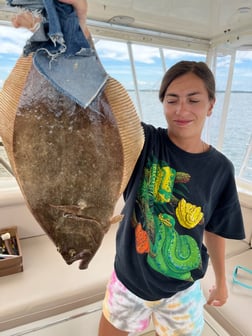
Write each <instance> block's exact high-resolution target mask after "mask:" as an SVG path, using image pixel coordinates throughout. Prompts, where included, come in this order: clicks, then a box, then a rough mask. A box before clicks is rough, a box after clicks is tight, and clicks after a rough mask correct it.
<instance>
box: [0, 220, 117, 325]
mask: <svg viewBox="0 0 252 336" xmlns="http://www.w3.org/2000/svg"><path fill="white" fill-rule="evenodd" d="M117 226H118V225H117V224H114V225H112V226H111V227H110V229H109V231H108V232H107V233H106V235H105V237H104V239H103V242H102V245H101V247H100V248H99V250H98V252H97V253H96V255H95V256H94V258H93V259H92V260H91V262H90V264H89V267H88V269H87V270H80V269H79V262H78V261H77V262H75V263H74V264H72V265H67V264H66V263H65V261H64V259H63V258H62V257H61V255H60V254H59V253H58V252H57V250H56V247H55V245H54V244H53V243H52V241H51V240H50V239H49V238H48V236H47V235H41V236H36V237H31V238H24V239H21V240H20V242H21V249H22V255H23V266H24V271H23V272H21V273H16V274H13V275H8V276H4V277H1V278H0V288H1V305H0V331H2V330H6V329H11V328H14V327H16V326H20V325H23V324H26V323H30V322H33V321H36V320H40V319H43V318H46V317H49V316H53V315H56V314H59V313H63V312H67V311H70V310H72V309H75V308H79V307H83V306H86V305H89V304H92V303H94V302H97V301H100V300H102V299H103V297H104V293H105V288H106V283H107V281H108V279H109V276H110V274H111V272H112V270H113V262H114V256H115V235H116V231H117Z"/></svg>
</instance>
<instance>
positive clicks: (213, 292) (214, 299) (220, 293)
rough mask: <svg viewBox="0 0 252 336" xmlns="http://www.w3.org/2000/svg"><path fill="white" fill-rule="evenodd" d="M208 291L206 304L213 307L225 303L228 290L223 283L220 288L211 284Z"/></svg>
mask: <svg viewBox="0 0 252 336" xmlns="http://www.w3.org/2000/svg"><path fill="white" fill-rule="evenodd" d="M209 293H210V294H209V297H208V300H207V304H209V305H211V306H215V307H220V306H223V305H224V304H225V303H226V301H227V298H228V290H227V286H226V285H223V286H222V287H221V288H217V287H216V286H213V287H212V288H211V289H210V290H209Z"/></svg>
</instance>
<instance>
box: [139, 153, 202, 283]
mask: <svg viewBox="0 0 252 336" xmlns="http://www.w3.org/2000/svg"><path fill="white" fill-rule="evenodd" d="M189 180H190V175H189V174H187V173H184V172H176V170H174V169H173V168H171V167H169V166H168V165H167V164H166V163H165V162H163V161H159V162H158V161H157V159H155V158H154V159H152V160H149V161H148V164H147V166H146V167H145V169H144V175H143V178H142V180H141V182H140V186H139V189H138V194H137V202H136V207H135V212H134V213H133V220H132V224H133V226H134V227H135V238H136V250H137V252H138V253H140V254H143V253H147V262H148V264H149V265H150V266H151V267H152V268H153V269H154V270H156V271H157V272H159V273H161V274H163V275H165V276H168V277H172V278H175V279H180V280H186V281H193V278H192V275H191V271H192V270H194V269H197V268H199V267H200V265H201V255H200V250H199V247H198V244H197V242H196V241H195V239H194V238H193V237H191V236H190V235H187V234H185V235H181V234H179V233H178V232H177V231H176V229H175V224H176V223H178V224H179V225H181V226H183V227H184V228H186V229H189V230H190V229H192V228H194V227H196V226H197V225H200V224H202V223H203V220H204V215H203V213H202V212H201V207H200V206H196V205H193V204H191V203H189V202H187V201H186V199H185V196H184V194H186V193H187V187H186V183H188V182H189ZM175 195H176V196H175ZM178 195H179V196H178ZM179 197H181V198H180V199H179Z"/></svg>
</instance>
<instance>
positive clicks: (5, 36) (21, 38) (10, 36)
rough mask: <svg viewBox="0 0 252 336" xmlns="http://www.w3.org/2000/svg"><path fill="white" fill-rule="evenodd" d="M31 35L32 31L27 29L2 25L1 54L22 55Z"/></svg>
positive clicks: (0, 35) (0, 30) (0, 27)
mask: <svg viewBox="0 0 252 336" xmlns="http://www.w3.org/2000/svg"><path fill="white" fill-rule="evenodd" d="M30 36H31V33H30V32H29V31H27V30H26V29H22V28H19V29H16V28H13V27H9V26H0V45H1V54H17V55H20V54H21V53H22V50H23V47H24V45H25V42H26V41H27V39H28V38H29V37H30Z"/></svg>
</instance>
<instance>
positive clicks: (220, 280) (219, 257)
mask: <svg viewBox="0 0 252 336" xmlns="http://www.w3.org/2000/svg"><path fill="white" fill-rule="evenodd" d="M205 243H206V247H207V250H208V254H209V256H210V260H211V263H212V265H213V269H214V273H215V285H214V286H213V287H212V289H210V290H209V292H210V294H209V298H208V300H207V304H209V305H213V306H222V305H223V304H224V303H225V302H226V301H227V298H228V290H227V283H226V273H225V238H223V237H220V236H218V235H216V234H214V233H211V232H208V231H205Z"/></svg>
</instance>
